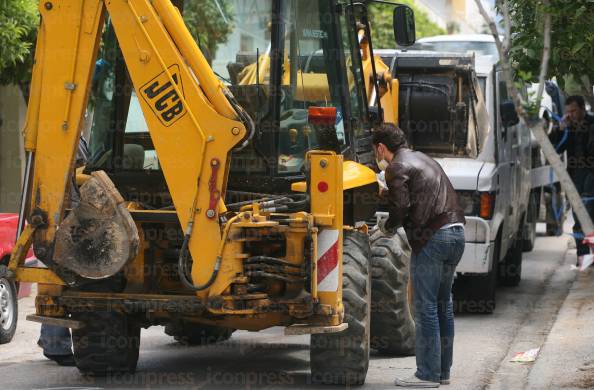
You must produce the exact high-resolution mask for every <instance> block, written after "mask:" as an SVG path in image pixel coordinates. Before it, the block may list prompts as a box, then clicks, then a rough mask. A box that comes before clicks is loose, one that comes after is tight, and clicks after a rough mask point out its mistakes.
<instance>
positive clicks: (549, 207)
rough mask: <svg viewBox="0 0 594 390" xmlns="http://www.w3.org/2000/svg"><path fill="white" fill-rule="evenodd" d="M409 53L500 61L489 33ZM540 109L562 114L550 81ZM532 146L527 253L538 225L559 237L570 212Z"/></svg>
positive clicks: (442, 38) (430, 41) (446, 38)
mask: <svg viewBox="0 0 594 390" xmlns="http://www.w3.org/2000/svg"><path fill="white" fill-rule="evenodd" d="M410 50H426V51H439V52H452V53H462V54H474V55H476V56H478V57H477V58H482V61H483V62H484V61H487V62H488V61H491V62H493V63H496V62H497V61H499V53H498V52H497V45H496V44H495V39H494V38H493V36H492V35H490V34H454V35H437V36H433V37H426V38H421V39H419V40H417V42H416V43H415V45H414V46H413V47H412V48H411V49H410ZM488 57H490V59H489V58H488ZM480 80H481V79H480V77H479V81H480ZM528 91H529V92H528V95H527V96H526V97H527V98H530V97H531V96H530V94H531V93H532V95H533V94H535V93H536V85H534V84H533V85H531V86H529V88H528ZM541 106H542V107H541V116H543V114H544V113H545V111H549V112H553V113H555V114H557V115H559V116H561V115H562V112H563V97H562V92H561V91H560V90H559V87H558V86H557V85H556V84H555V83H554V82H552V81H547V84H546V88H545V93H544V95H543V100H542V102H541ZM531 145H532V147H531V154H532V172H531V176H532V178H531V181H532V192H531V194H530V201H531V203H530V206H529V212H528V225H527V227H526V229H525V231H524V237H523V244H522V246H523V249H524V250H525V251H530V250H532V248H533V247H534V240H535V238H536V223H537V222H544V223H546V233H547V234H548V235H558V234H561V231H562V228H563V222H564V221H565V218H566V215H567V213H568V212H569V207H568V205H567V202H565V201H564V199H565V197H564V194H563V192H562V191H561V187H560V185H559V180H558V179H557V177H556V176H555V175H554V174H552V168H551V167H550V166H549V165H548V163H547V161H546V159H545V158H544V155H543V154H542V152H541V150H540V147H539V145H538V144H537V142H536V139H535V138H534V137H533V136H532V135H531Z"/></svg>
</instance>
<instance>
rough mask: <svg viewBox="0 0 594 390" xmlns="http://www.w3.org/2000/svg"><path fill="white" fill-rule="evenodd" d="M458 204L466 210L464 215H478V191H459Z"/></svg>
mask: <svg viewBox="0 0 594 390" xmlns="http://www.w3.org/2000/svg"><path fill="white" fill-rule="evenodd" d="M456 193H457V194H458V204H459V205H460V207H462V210H464V215H477V214H478V211H479V210H478V206H479V205H478V203H479V193H478V192H476V191H457V192H456Z"/></svg>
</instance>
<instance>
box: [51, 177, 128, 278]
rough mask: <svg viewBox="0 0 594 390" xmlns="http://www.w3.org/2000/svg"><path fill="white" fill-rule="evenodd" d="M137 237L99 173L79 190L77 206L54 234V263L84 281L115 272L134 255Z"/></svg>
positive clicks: (114, 191)
mask: <svg viewBox="0 0 594 390" xmlns="http://www.w3.org/2000/svg"><path fill="white" fill-rule="evenodd" d="M138 243H139V236H138V230H137V229H136V225H135V224H134V221H133V220H132V216H131V215H130V212H129V211H128V210H127V209H126V206H125V203H124V199H123V198H122V196H121V195H120V193H119V192H118V190H117V189H116V188H115V186H114V185H113V183H112V182H111V180H110V179H109V177H108V176H107V175H106V174H105V172H103V171H97V172H93V173H92V174H91V178H90V179H89V180H88V181H87V182H86V183H85V184H83V186H82V187H81V188H80V203H79V204H78V205H77V206H76V207H74V208H73V209H72V211H71V212H70V213H69V214H68V216H67V217H66V218H64V221H63V222H62V223H61V224H60V227H59V229H58V231H57V233H56V247H55V255H54V261H55V263H57V264H58V265H59V266H61V267H64V268H67V269H69V270H70V271H73V272H75V273H76V274H77V275H80V276H81V277H83V278H87V279H104V278H108V277H110V276H113V275H114V274H116V273H117V272H119V271H120V270H121V269H122V268H123V267H124V265H126V264H127V263H128V261H131V260H132V259H133V258H134V257H135V256H136V254H137V253H138Z"/></svg>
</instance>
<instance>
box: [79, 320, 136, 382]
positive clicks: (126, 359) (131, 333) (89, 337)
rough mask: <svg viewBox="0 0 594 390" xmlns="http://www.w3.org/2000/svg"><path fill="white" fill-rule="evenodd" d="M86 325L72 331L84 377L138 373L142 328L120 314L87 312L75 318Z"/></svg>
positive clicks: (80, 369) (80, 368)
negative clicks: (86, 375)
mask: <svg viewBox="0 0 594 390" xmlns="http://www.w3.org/2000/svg"><path fill="white" fill-rule="evenodd" d="M74 317H75V318H76V319H78V320H80V321H82V322H84V323H85V326H84V327H83V328H81V329H73V330H72V344H73V349H74V360H75V362H76V367H77V368H78V369H79V371H80V372H81V373H83V374H88V375H107V374H112V373H122V372H134V371H135V370H136V364H137V363H138V351H139V349H140V327H139V326H137V325H136V324H135V323H134V322H133V321H132V320H131V319H130V317H128V316H126V315H124V314H120V313H116V312H87V313H81V314H79V315H75V316H74Z"/></svg>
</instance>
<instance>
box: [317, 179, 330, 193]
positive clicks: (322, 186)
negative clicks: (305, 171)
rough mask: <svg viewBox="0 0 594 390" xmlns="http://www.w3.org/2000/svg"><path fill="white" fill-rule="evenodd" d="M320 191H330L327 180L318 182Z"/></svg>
mask: <svg viewBox="0 0 594 390" xmlns="http://www.w3.org/2000/svg"><path fill="white" fill-rule="evenodd" d="M318 191H320V192H326V191H328V183H326V182H325V181H321V182H319V183H318Z"/></svg>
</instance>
